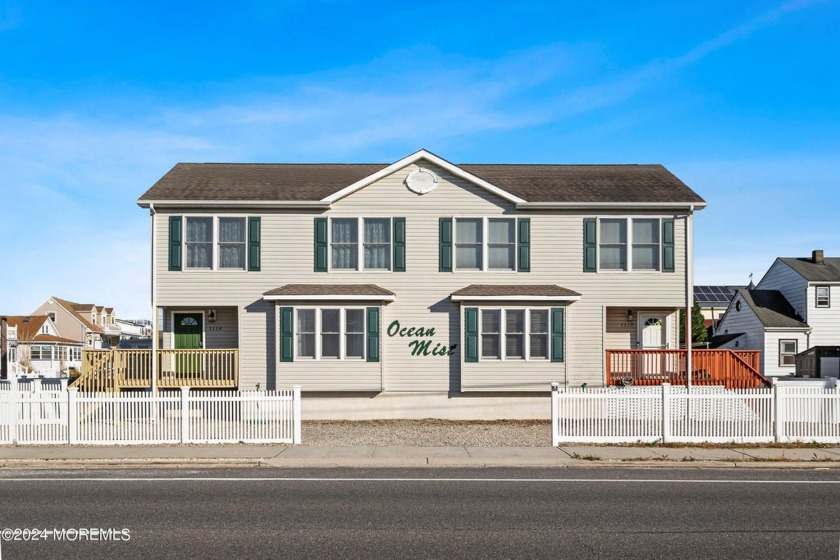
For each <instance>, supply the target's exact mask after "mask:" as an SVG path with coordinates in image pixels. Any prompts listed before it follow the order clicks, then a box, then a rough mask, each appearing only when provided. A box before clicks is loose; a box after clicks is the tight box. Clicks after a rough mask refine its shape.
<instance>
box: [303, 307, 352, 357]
mask: <svg viewBox="0 0 840 560" xmlns="http://www.w3.org/2000/svg"><path fill="white" fill-rule="evenodd" d="M295 338H296V342H295V359H312V360H363V359H364V358H365V310H364V308H356V307H301V308H295Z"/></svg>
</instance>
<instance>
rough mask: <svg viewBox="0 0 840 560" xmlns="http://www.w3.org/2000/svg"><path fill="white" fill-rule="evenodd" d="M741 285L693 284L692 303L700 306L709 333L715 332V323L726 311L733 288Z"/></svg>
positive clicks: (712, 334) (735, 288) (733, 292)
mask: <svg viewBox="0 0 840 560" xmlns="http://www.w3.org/2000/svg"><path fill="white" fill-rule="evenodd" d="M741 287H743V286H694V304H695V305H696V306H697V307H699V308H700V312H701V313H702V314H703V318H704V319H705V321H706V328H707V329H709V334H710V335H711V336H714V335H716V334H717V324H718V322H719V321H720V320H721V318H722V317H723V314H724V313H725V312H726V308H727V307H728V306H729V302H730V301H732V296H734V295H735V290H737V289H739V288H741Z"/></svg>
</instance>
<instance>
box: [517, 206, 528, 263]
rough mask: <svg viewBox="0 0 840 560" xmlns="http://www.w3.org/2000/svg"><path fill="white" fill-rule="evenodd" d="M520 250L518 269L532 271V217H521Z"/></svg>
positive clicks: (519, 224) (519, 222)
mask: <svg viewBox="0 0 840 560" xmlns="http://www.w3.org/2000/svg"><path fill="white" fill-rule="evenodd" d="M517 224H518V226H519V251H518V253H519V254H518V256H517V261H516V270H517V271H519V272H531V218H519V220H517Z"/></svg>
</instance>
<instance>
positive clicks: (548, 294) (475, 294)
mask: <svg viewBox="0 0 840 560" xmlns="http://www.w3.org/2000/svg"><path fill="white" fill-rule="evenodd" d="M451 297H452V300H453V301H458V300H469V299H473V298H474V299H487V298H494V299H504V298H517V299H522V298H533V299H557V300H570V301H574V300H576V299H580V294H579V293H577V292H575V291H573V290H569V289H568V288H561V287H560V286H555V285H553V284H543V285H528V284H471V285H469V286H467V287H466V288H461V289H460V290H457V291H454V292H452V294H451Z"/></svg>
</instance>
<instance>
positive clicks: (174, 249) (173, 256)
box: [169, 216, 182, 270]
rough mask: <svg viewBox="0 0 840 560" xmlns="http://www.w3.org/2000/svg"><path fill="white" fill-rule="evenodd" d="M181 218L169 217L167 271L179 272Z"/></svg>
mask: <svg viewBox="0 0 840 560" xmlns="http://www.w3.org/2000/svg"><path fill="white" fill-rule="evenodd" d="M181 247H182V245H181V216H169V270H181V251H182V248H181Z"/></svg>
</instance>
